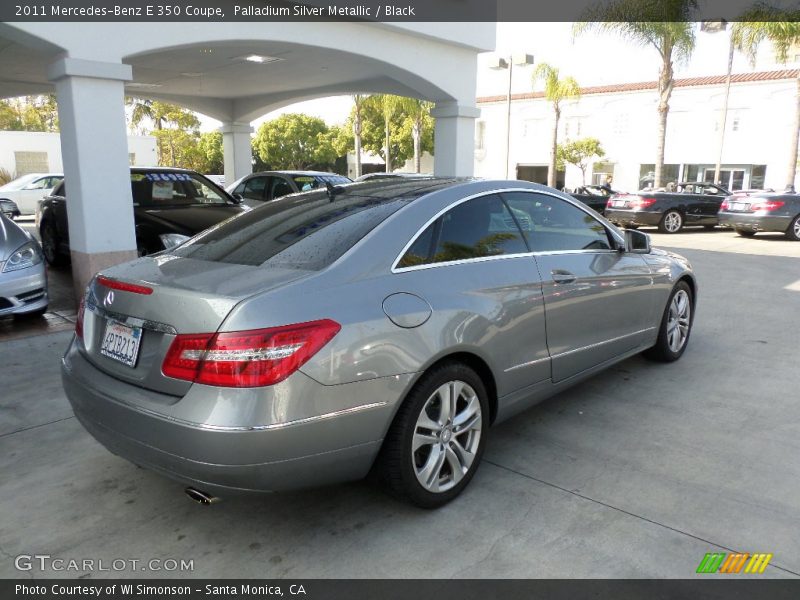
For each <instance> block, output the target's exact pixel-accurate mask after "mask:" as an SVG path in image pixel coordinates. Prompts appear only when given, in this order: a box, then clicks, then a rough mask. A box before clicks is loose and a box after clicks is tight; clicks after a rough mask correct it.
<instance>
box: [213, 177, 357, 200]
mask: <svg viewBox="0 0 800 600" xmlns="http://www.w3.org/2000/svg"><path fill="white" fill-rule="evenodd" d="M328 183H330V184H331V185H342V184H345V183H352V180H351V179H350V178H348V177H345V176H344V175H337V174H336V173H325V172H323V171H261V172H259V173H251V174H250V175H246V176H244V177H242V178H241V179H239V180H237V181H234V182H233V183H232V184H230V185H229V186H228V187H227V191H228V193H229V194H231V195H232V196H233V197H235V198H237V199H239V200H241V201H242V202H244V203H245V204H246V205H247V206H250V207H251V208H258V206H260V205H261V204H263V203H264V202H269V201H270V200H275V199H276V198H280V197H281V196H286V195H287V194H296V193H297V192H307V191H308V190H314V189H317V188H319V187H322V188H324V187H325V185H326V184H328Z"/></svg>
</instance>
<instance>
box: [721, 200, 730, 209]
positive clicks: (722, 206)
mask: <svg viewBox="0 0 800 600" xmlns="http://www.w3.org/2000/svg"><path fill="white" fill-rule="evenodd" d="M730 206H731V205H730V204H728V201H727V200H723V201H722V204H720V205H719V209H720V210H728V209H729V208H730Z"/></svg>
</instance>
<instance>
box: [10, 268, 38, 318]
mask: <svg viewBox="0 0 800 600" xmlns="http://www.w3.org/2000/svg"><path fill="white" fill-rule="evenodd" d="M47 303H48V297H47V271H45V267H44V263H39V264H38V265H34V266H33V267H29V268H27V269H20V270H19V271H10V272H8V273H0V316H5V315H19V314H25V313H29V312H34V311H37V310H42V309H43V308H46V307H47Z"/></svg>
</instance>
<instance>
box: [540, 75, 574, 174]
mask: <svg viewBox="0 0 800 600" xmlns="http://www.w3.org/2000/svg"><path fill="white" fill-rule="evenodd" d="M539 80H541V81H544V97H545V98H547V100H548V101H549V102H550V103H551V104H552V105H553V113H554V115H555V121H554V122H553V139H552V141H551V146H550V166H549V167H548V168H547V185H549V186H550V187H555V185H556V169H557V166H556V165H557V162H558V157H557V154H558V122H559V120H560V119H561V103H562V102H563V101H565V100H570V99H577V98H580V96H581V88H580V86H579V85H578V82H577V81H575V79H573V78H572V77H564V78H563V79H560V78H559V77H558V69H556V68H555V67H551V66H550V65H548V64H547V63H539V64H538V65H537V66H536V69H535V70H534V71H533V84H534V85H536V82H537V81H539Z"/></svg>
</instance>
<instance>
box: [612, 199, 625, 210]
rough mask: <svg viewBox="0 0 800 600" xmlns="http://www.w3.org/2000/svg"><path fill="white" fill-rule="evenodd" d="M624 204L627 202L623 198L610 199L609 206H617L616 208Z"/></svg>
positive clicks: (622, 206)
mask: <svg viewBox="0 0 800 600" xmlns="http://www.w3.org/2000/svg"><path fill="white" fill-rule="evenodd" d="M626 204H627V202H625V200H612V201H611V206H614V207H618V208H624V207H625V205H626Z"/></svg>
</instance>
